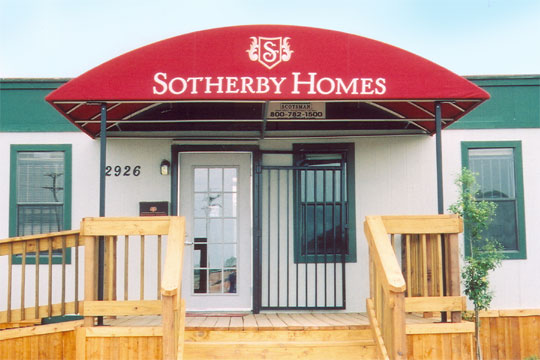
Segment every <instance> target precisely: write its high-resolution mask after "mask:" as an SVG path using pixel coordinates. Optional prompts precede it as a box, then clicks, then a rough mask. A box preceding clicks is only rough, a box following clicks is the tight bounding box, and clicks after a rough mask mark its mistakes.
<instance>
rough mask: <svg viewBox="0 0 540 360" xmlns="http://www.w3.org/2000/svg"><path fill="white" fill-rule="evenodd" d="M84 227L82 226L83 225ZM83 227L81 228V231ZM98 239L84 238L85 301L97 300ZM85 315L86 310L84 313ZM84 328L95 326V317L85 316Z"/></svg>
mask: <svg viewBox="0 0 540 360" xmlns="http://www.w3.org/2000/svg"><path fill="white" fill-rule="evenodd" d="M81 225H82V224H81ZM82 229H83V227H82V226H81V230H82ZM95 255H96V238H95V237H93V236H86V237H85V238H84V300H85V301H93V300H95V299H96V270H97V269H96V256H95ZM82 313H83V315H84V308H83V311H82ZM84 326H87V327H91V326H94V317H93V316H85V317H84Z"/></svg>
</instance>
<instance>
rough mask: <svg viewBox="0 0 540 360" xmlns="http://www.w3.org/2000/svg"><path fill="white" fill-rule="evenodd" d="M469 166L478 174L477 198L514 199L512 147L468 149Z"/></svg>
mask: <svg viewBox="0 0 540 360" xmlns="http://www.w3.org/2000/svg"><path fill="white" fill-rule="evenodd" d="M469 167H470V169H471V170H472V171H473V172H476V173H478V174H479V176H478V179H477V181H478V184H479V185H480V188H481V190H480V193H479V194H478V195H477V197H478V198H479V199H507V198H510V199H514V198H515V197H516V195H515V180H514V152H513V149H509V148H500V149H470V150H469Z"/></svg>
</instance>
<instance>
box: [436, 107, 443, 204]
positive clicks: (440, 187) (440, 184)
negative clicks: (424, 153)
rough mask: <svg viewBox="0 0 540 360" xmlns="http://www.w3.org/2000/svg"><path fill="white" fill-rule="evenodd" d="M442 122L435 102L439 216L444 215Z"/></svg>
mask: <svg viewBox="0 0 540 360" xmlns="http://www.w3.org/2000/svg"><path fill="white" fill-rule="evenodd" d="M441 132H442V120H441V103H440V102H438V101H436V102H435V148H436V149H435V150H436V157H437V208H438V211H439V214H444V199H443V177H442V140H441V138H442V136H441Z"/></svg>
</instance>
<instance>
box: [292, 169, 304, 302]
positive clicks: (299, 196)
mask: <svg viewBox="0 0 540 360" xmlns="http://www.w3.org/2000/svg"><path fill="white" fill-rule="evenodd" d="M294 176H295V178H296V179H295V184H297V186H295V189H296V190H300V191H295V192H294V194H293V196H294V197H295V198H296V201H295V203H296V204H298V206H299V208H297V209H294V211H295V220H296V219H300V214H301V211H302V209H303V208H302V206H303V204H302V190H301V187H300V184H301V182H300V180H301V179H302V175H301V173H300V171H298V170H295V173H294ZM298 211H300V214H298ZM298 222H299V223H300V224H294V226H295V230H298V235H296V236H299V237H300V241H299V244H298V250H296V248H295V253H296V254H298V259H296V260H297V261H295V266H296V284H295V288H296V307H298V306H299V304H298V301H299V291H300V289H299V275H298V270H299V265H298V263H299V262H300V257H301V253H302V239H303V237H302V236H303V234H302V231H300V230H299V229H298V226H301V224H302V222H301V221H298ZM296 254H295V255H296Z"/></svg>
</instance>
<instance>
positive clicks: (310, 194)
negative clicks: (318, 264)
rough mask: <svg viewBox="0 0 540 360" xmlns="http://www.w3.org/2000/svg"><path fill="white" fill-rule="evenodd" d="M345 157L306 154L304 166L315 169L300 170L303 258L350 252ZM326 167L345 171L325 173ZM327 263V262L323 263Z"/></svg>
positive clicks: (328, 171) (334, 154)
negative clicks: (344, 210)
mask: <svg viewBox="0 0 540 360" xmlns="http://www.w3.org/2000/svg"><path fill="white" fill-rule="evenodd" d="M343 156H344V155H343V154H341V153H330V154H326V153H306V154H304V157H303V159H302V160H301V162H300V165H302V166H309V167H312V168H313V169H309V170H300V176H299V177H298V180H299V183H298V185H299V189H298V190H299V191H300V202H301V204H300V205H301V206H300V209H299V210H300V216H299V220H300V221H301V222H302V224H301V229H302V230H301V231H302V235H301V238H302V241H301V251H300V252H301V254H303V255H315V254H319V255H324V254H341V253H343V251H345V253H346V252H347V248H346V247H345V248H344V244H343V242H342V232H343V231H342V230H343V229H342V216H341V207H342V205H343V204H342V203H341V202H342V201H343V200H345V204H344V205H345V206H346V204H347V202H346V199H342V194H344V195H346V192H345V189H342V185H343V184H342V181H341V176H342V174H345V171H346V168H345V163H344V162H343ZM325 167H334V168H341V169H342V170H339V169H325ZM322 261H324V260H322Z"/></svg>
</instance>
